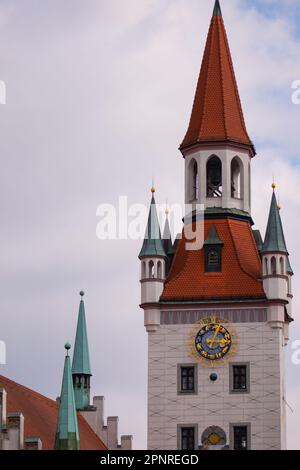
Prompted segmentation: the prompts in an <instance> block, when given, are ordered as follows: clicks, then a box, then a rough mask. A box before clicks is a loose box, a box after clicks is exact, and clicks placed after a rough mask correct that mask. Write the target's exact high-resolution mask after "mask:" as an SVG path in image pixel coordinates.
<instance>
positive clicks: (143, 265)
mask: <svg viewBox="0 0 300 470" xmlns="http://www.w3.org/2000/svg"><path fill="white" fill-rule="evenodd" d="M145 277H146V263H145V261H143V262H142V279H145Z"/></svg>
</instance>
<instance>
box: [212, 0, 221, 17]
mask: <svg viewBox="0 0 300 470" xmlns="http://www.w3.org/2000/svg"><path fill="white" fill-rule="evenodd" d="M213 16H222V11H221V6H220V2H219V0H216V1H215V7H214V11H213Z"/></svg>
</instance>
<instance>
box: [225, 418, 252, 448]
mask: <svg viewBox="0 0 300 470" xmlns="http://www.w3.org/2000/svg"><path fill="white" fill-rule="evenodd" d="M239 427H246V428H247V443H248V446H247V449H246V451H248V450H251V423H230V425H229V447H230V450H234V428H239Z"/></svg>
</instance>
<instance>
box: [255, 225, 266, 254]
mask: <svg viewBox="0 0 300 470" xmlns="http://www.w3.org/2000/svg"><path fill="white" fill-rule="evenodd" d="M253 236H254V239H255V243H256V246H257V249H258V251H261V250H262V247H263V243H264V242H263V239H262V236H261V233H260V231H259V230H253Z"/></svg>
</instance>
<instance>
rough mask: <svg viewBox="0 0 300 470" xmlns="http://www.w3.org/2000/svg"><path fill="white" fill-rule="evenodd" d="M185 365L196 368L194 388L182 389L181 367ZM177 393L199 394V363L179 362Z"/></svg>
mask: <svg viewBox="0 0 300 470" xmlns="http://www.w3.org/2000/svg"><path fill="white" fill-rule="evenodd" d="M184 367H193V369H194V390H193V391H192V390H191V391H189V390H182V389H181V369H182V368H184ZM177 394H178V395H184V396H186V395H193V396H194V395H198V364H197V363H195V362H194V363H189V364H177Z"/></svg>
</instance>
